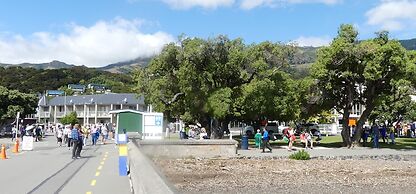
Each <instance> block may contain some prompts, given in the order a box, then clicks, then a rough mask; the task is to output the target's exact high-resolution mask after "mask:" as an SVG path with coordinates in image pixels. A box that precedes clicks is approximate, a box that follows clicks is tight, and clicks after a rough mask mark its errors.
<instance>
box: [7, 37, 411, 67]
mask: <svg viewBox="0 0 416 194" xmlns="http://www.w3.org/2000/svg"><path fill="white" fill-rule="evenodd" d="M399 41H400V43H401V44H402V45H403V47H404V48H406V49H407V50H416V38H414V39H409V40H399ZM318 49H319V47H299V50H298V52H297V53H296V54H295V55H294V56H293V59H292V60H291V64H293V65H299V64H311V63H313V62H315V60H316V53H317V51H318ZM151 60H152V58H151V57H148V58H137V59H134V60H130V61H124V62H118V63H113V64H110V65H107V66H104V67H100V68H96V69H97V70H102V71H107V72H111V73H129V72H131V71H132V70H133V69H135V68H138V67H145V66H147V64H148V63H149V62H150V61H151ZM15 66H20V67H32V68H35V69H63V68H64V69H66V68H71V67H74V65H70V64H66V63H64V62H60V61H52V62H50V63H39V64H36V63H22V64H2V63H0V67H15Z"/></svg>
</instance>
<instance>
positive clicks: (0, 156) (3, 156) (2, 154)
mask: <svg viewBox="0 0 416 194" xmlns="http://www.w3.org/2000/svg"><path fill="white" fill-rule="evenodd" d="M0 159H2V160H5V159H7V156H6V147H4V144H2V145H1V152H0Z"/></svg>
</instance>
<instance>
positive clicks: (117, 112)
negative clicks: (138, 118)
mask: <svg viewBox="0 0 416 194" xmlns="http://www.w3.org/2000/svg"><path fill="white" fill-rule="evenodd" d="M125 112H131V113H136V114H142V115H162V116H163V113H160V112H140V111H137V110H131V109H122V110H112V111H110V112H108V113H110V114H119V113H125Z"/></svg>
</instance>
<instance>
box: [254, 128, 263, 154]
mask: <svg viewBox="0 0 416 194" xmlns="http://www.w3.org/2000/svg"><path fill="white" fill-rule="evenodd" d="M261 139H262V135H261V133H260V129H257V133H256V135H255V136H254V140H255V143H256V147H257V148H259V149H260V148H261Z"/></svg>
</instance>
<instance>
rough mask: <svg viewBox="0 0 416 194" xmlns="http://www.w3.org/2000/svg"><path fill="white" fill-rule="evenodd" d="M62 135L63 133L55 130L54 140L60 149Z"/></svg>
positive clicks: (60, 130)
mask: <svg viewBox="0 0 416 194" xmlns="http://www.w3.org/2000/svg"><path fill="white" fill-rule="evenodd" d="M63 135H64V132H63V131H62V129H58V130H56V139H57V143H58V145H59V147H62V137H63Z"/></svg>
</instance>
